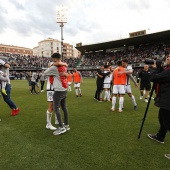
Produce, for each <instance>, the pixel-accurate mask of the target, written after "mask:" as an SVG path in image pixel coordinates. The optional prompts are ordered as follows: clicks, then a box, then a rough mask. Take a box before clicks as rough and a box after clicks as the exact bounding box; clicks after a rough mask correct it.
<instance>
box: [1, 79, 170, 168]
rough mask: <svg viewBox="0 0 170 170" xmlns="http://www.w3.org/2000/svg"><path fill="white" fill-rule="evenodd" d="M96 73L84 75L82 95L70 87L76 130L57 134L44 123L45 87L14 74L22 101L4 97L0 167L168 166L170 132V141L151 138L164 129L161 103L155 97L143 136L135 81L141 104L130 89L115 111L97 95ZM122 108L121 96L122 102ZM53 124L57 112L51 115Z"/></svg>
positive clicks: (72, 121)
mask: <svg viewBox="0 0 170 170" xmlns="http://www.w3.org/2000/svg"><path fill="white" fill-rule="evenodd" d="M95 81H96V80H95V79H84V82H83V83H82V85H81V89H82V94H83V96H82V97H81V98H80V97H78V98H76V96H75V91H74V89H73V86H72V92H68V95H67V96H68V98H67V106H68V110H69V125H70V128H71V130H70V131H68V132H66V133H65V134H62V135H59V136H54V135H53V134H52V131H50V130H47V129H46V128H45V125H46V110H47V106H48V103H47V101H46V92H45V91H44V92H43V93H41V94H40V95H31V94H30V92H29V91H28V84H27V81H26V80H12V81H11V84H12V93H11V98H12V99H13V100H14V101H15V103H16V104H17V105H18V106H19V107H20V109H21V111H20V113H19V114H18V115H17V116H15V117H12V116H10V112H11V110H10V109H9V107H8V106H7V105H6V103H5V102H4V101H3V99H2V98H1V100H0V103H1V104H0V108H1V109H0V118H1V120H2V121H1V122H0V170H15V169H16V170H34V169H36V170H152V169H153V170H169V169H170V162H169V160H168V159H166V158H165V157H164V154H166V153H170V135H169V133H167V137H166V140H165V144H159V143H157V142H155V141H153V140H150V139H148V138H147V133H156V132H157V130H158V129H159V123H158V118H157V117H158V108H156V107H155V106H154V102H153V100H152V101H151V104H150V107H149V111H148V114H147V117H146V120H145V124H144V127H143V131H142V134H141V138H140V139H138V133H139V130H140V127H141V123H142V118H143V116H144V113H145V108H146V105H147V104H146V103H145V102H144V101H143V100H139V96H140V93H139V88H138V89H136V88H134V86H133V85H132V88H133V94H134V96H135V98H136V101H137V104H138V110H137V111H135V110H133V105H132V102H131V99H130V98H129V97H128V96H127V95H126V96H125V102H124V107H125V109H124V111H123V112H122V113H118V112H117V111H115V112H111V111H110V108H111V102H102V103H98V102H97V101H95V100H94V93H95V90H96V84H95ZM117 108H118V102H117ZM52 123H53V125H54V115H53V118H52Z"/></svg>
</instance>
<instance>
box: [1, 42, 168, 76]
mask: <svg viewBox="0 0 170 170" xmlns="http://www.w3.org/2000/svg"><path fill="white" fill-rule="evenodd" d="M169 52H170V42H166V43H155V44H145V45H139V46H136V47H123V48H121V49H116V50H112V51H109V52H103V51H100V52H95V53H86V54H84V55H82V56H81V58H64V59H63V61H64V62H66V63H67V64H68V67H70V68H73V67H75V66H79V67H85V66H87V67H88V66H90V67H91V66H92V67H96V66H101V65H104V64H105V63H106V62H109V63H111V64H112V65H115V64H116V62H117V61H118V60H122V59H123V58H127V59H128V61H129V64H136V63H143V62H144V60H145V59H146V58H151V59H160V58H161V59H162V60H165V54H166V53H169ZM1 55H2V56H6V57H8V62H9V64H10V65H11V67H12V68H13V70H15V68H23V69H24V68H30V69H31V68H33V69H37V68H38V69H44V68H47V67H48V66H47V65H48V63H49V62H50V58H49V57H37V56H29V55H28V56H25V55H19V54H9V53H0V56H1ZM26 74H27V71H22V72H17V71H12V72H11V75H13V76H15V77H17V78H20V77H22V76H23V75H24V76H25V75H26ZM82 75H83V77H95V70H93V69H91V70H87V69H86V70H85V71H82Z"/></svg>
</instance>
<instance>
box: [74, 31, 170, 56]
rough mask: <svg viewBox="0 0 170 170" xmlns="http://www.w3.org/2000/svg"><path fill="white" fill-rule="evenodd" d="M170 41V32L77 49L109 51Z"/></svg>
mask: <svg viewBox="0 0 170 170" xmlns="http://www.w3.org/2000/svg"><path fill="white" fill-rule="evenodd" d="M168 40H170V30H167V31H163V32H157V33H152V34H145V35H142V36H137V37H133V38H126V39H120V40H114V41H108V42H103V43H98V44H90V45H84V46H76V49H77V50H79V51H80V52H81V53H85V52H90V51H93V52H95V51H100V50H103V51H106V50H107V49H113V48H119V47H124V46H126V47H128V46H135V45H141V44H147V43H155V42H160V41H168Z"/></svg>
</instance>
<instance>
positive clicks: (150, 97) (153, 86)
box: [138, 83, 156, 139]
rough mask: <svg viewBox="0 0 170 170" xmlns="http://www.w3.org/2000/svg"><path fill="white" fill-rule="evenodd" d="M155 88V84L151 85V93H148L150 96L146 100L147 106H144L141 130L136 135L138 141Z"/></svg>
mask: <svg viewBox="0 0 170 170" xmlns="http://www.w3.org/2000/svg"><path fill="white" fill-rule="evenodd" d="M155 88H156V83H153V85H152V89H151V92H150V96H149V100H148V103H147V106H146V110H145V114H144V117H143V119H142V120H143V121H142V125H141V128H140V131H139V134H138V139H140V136H141V133H142V129H143V125H144V122H145V119H146V115H147V113H148V109H149V105H150V101H151V99H152V95H153V92H154V90H155Z"/></svg>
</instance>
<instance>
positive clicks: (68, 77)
mask: <svg viewBox="0 0 170 170" xmlns="http://www.w3.org/2000/svg"><path fill="white" fill-rule="evenodd" d="M72 79H73V75H72V74H71V72H70V71H68V76H67V81H68V88H67V91H72V90H71V83H72Z"/></svg>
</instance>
